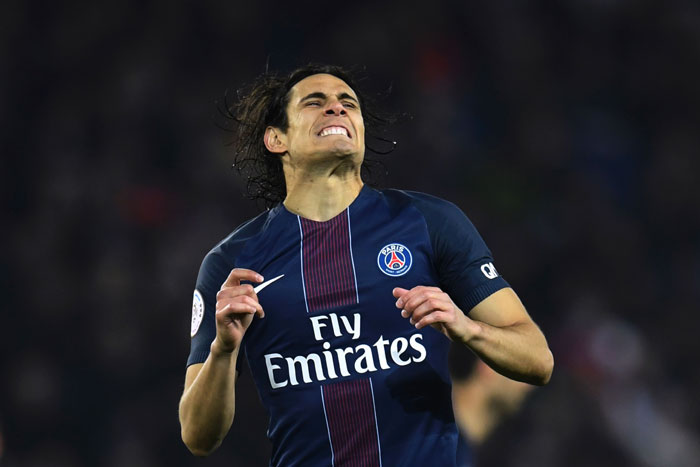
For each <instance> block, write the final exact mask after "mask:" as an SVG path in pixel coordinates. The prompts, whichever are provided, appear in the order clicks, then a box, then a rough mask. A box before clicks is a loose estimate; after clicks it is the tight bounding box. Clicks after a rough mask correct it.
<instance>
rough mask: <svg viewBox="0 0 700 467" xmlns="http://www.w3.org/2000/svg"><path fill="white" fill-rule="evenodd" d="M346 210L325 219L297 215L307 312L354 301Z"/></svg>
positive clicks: (355, 300)
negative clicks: (315, 219)
mask: <svg viewBox="0 0 700 467" xmlns="http://www.w3.org/2000/svg"><path fill="white" fill-rule="evenodd" d="M346 211H347V210H346ZM346 211H343V212H341V213H340V214H338V215H337V216H335V217H334V218H333V219H330V220H328V221H326V222H316V221H311V220H308V219H303V218H301V217H300V218H299V220H300V225H301V232H302V235H303V242H302V245H303V258H302V261H303V269H304V287H305V290H306V301H307V304H308V307H309V308H308V309H309V312H313V311H319V310H327V309H329V308H334V307H337V306H342V305H350V304H353V303H356V302H357V293H356V284H355V273H354V271H353V268H352V257H351V255H352V251H351V245H350V229H349V227H350V226H349V224H348V215H347V212H346Z"/></svg>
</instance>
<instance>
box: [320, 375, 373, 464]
mask: <svg viewBox="0 0 700 467" xmlns="http://www.w3.org/2000/svg"><path fill="white" fill-rule="evenodd" d="M323 399H324V402H325V406H326V407H325V408H326V421H327V423H328V432H329V434H330V437H331V446H332V447H333V464H334V465H335V467H379V466H380V465H381V462H380V459H379V442H378V439H377V425H376V419H375V415H374V414H375V408H374V399H373V397H372V389H371V387H370V381H369V379H361V380H354V381H342V382H340V383H335V384H328V385H325V386H323Z"/></svg>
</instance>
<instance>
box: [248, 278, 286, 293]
mask: <svg viewBox="0 0 700 467" xmlns="http://www.w3.org/2000/svg"><path fill="white" fill-rule="evenodd" d="M283 277H284V274H281V275H279V276H277V277H275V278H274V279H270V280H269V281H265V282H263V283H262V284H259V285H256V286H255V287H253V291H254V292H255V293H260V291H261V290H262V289H264V288H265V287H267V286H268V285H270V284H272V283H273V282H275V281H276V280H277V279H282V278H283Z"/></svg>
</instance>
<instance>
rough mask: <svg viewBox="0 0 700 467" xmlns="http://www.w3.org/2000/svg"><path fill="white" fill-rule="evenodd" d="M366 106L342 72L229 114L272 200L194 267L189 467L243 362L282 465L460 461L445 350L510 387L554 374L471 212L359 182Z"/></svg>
mask: <svg viewBox="0 0 700 467" xmlns="http://www.w3.org/2000/svg"><path fill="white" fill-rule="evenodd" d="M365 103H366V100H365V99H364V97H363V96H362V94H361V93H360V91H359V90H358V88H357V87H356V86H355V83H354V82H353V81H352V79H351V77H350V76H348V75H347V74H346V73H345V72H344V71H343V70H342V69H339V68H336V67H330V66H307V67H303V68H300V69H297V70H295V71H294V72H292V73H291V74H290V75H288V76H287V77H282V78H279V77H275V76H270V75H264V76H263V77H261V78H260V79H259V80H258V82H257V83H256V84H255V85H254V86H253V88H252V89H251V90H250V92H249V93H248V94H247V95H246V96H244V97H243V98H242V101H241V102H240V104H239V106H238V107H237V117H236V118H237V120H238V122H239V139H238V145H239V152H238V156H237V157H238V160H239V161H241V160H243V161H248V162H251V161H252V163H253V164H254V167H253V168H254V169H256V168H257V169H258V171H257V172H254V173H253V175H252V177H253V178H252V179H251V180H253V181H254V182H255V183H257V185H258V186H259V187H261V190H262V191H261V196H263V197H264V198H265V199H266V200H268V201H272V202H274V201H276V202H277V203H276V204H275V205H274V207H272V209H269V210H267V211H265V212H263V213H262V214H260V215H259V216H257V217H255V218H254V219H251V220H249V221H248V222H246V223H244V224H243V225H241V226H239V227H238V228H237V229H236V230H234V231H233V233H231V234H230V235H229V236H228V237H226V238H225V239H224V240H223V241H221V242H220V243H219V244H218V245H216V246H215V247H214V248H213V249H212V250H211V251H210V252H209V253H208V254H207V255H206V257H205V258H204V261H203V263H202V266H201V268H200V271H199V276H198V278H197V284H196V289H195V292H194V301H193V307H192V329H191V335H192V343H191V351H190V356H189V359H188V368H187V373H186V377H185V390H184V393H183V396H182V399H181V401H180V423H181V427H182V438H183V440H184V442H185V444H186V445H187V447H188V448H189V449H190V450H191V451H192V452H193V453H194V454H196V455H207V454H209V453H210V452H212V451H213V450H214V449H216V448H217V447H218V446H219V444H220V443H221V441H222V439H223V438H224V436H225V435H226V433H227V432H228V430H229V428H230V426H231V423H232V422H233V418H234V411H235V381H236V372H237V365H238V363H239V360H240V359H241V358H246V359H247V361H248V364H249V367H250V369H251V372H252V376H253V379H254V381H255V384H256V386H257V389H258V392H259V394H260V397H261V399H262V402H263V404H264V406H265V408H266V409H267V412H268V414H269V416H270V424H269V429H268V433H267V434H268V437H269V438H270V440H271V442H272V459H271V461H270V464H271V465H275V466H278V465H282V466H290V465H304V466H328V465H335V466H382V465H384V466H398V465H402V466H408V465H440V466H450V465H455V463H456V446H457V436H458V434H457V427H456V424H455V420H454V415H453V412H452V403H451V385H450V376H449V371H448V358H447V354H448V349H449V345H450V341H454V342H456V343H459V344H460V345H465V346H468V347H469V348H470V349H471V350H472V351H473V352H475V353H476V354H477V355H478V356H479V357H480V358H481V359H482V360H484V361H485V362H486V363H488V365H489V366H491V367H492V368H494V369H495V370H496V371H498V372H500V373H502V374H504V375H506V376H509V377H511V378H514V379H518V380H521V381H526V382H529V383H532V384H538V385H541V384H545V383H546V382H547V381H548V380H549V378H550V375H551V372H552V367H553V358H552V354H551V352H550V351H549V348H548V346H547V342H546V340H545V338H544V336H543V334H542V333H541V331H540V330H539V328H538V327H537V325H536V324H535V323H534V322H533V321H532V319H531V318H530V317H529V315H528V313H527V312H526V311H525V308H524V307H523V305H522V303H521V302H520V300H519V299H518V297H517V295H516V294H515V292H513V290H512V289H511V288H510V287H509V286H508V284H507V283H506V281H505V280H504V279H503V278H502V277H501V276H499V275H498V273H497V272H496V268H495V267H494V264H493V259H492V257H491V253H490V252H489V250H488V248H487V247H486V245H485V244H484V241H483V240H482V239H481V237H480V236H479V234H478V233H477V231H476V229H475V228H474V226H473V225H472V224H471V222H470V221H469V220H468V219H467V217H466V216H465V215H464V214H463V213H462V212H461V211H460V210H459V209H458V208H457V207H456V206H455V205H453V204H451V203H449V202H446V201H443V200H441V199H438V198H435V197H432V196H429V195H425V194H421V193H415V192H408V191H399V190H381V191H380V190H375V189H373V188H370V187H369V186H367V185H365V184H364V183H363V181H362V178H361V175H360V173H361V167H362V164H363V160H364V153H365V124H366V123H369V122H374V121H375V120H374V118H373V115H374V114H373V113H372V112H369V111H368V110H367V109H366V107H365ZM253 285H255V287H254V286H253Z"/></svg>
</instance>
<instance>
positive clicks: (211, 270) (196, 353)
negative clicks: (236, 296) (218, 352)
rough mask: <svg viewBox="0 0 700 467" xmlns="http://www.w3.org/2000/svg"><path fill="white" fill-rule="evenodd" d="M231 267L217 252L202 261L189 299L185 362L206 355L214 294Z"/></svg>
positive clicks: (212, 325) (213, 333)
mask: <svg viewBox="0 0 700 467" xmlns="http://www.w3.org/2000/svg"><path fill="white" fill-rule="evenodd" d="M231 269H233V268H232V267H231V266H230V265H228V264H227V263H226V261H225V260H224V258H223V257H222V256H221V255H220V254H217V253H209V254H208V255H207V256H206V257H205V258H204V261H202V266H201V267H200V268H199V275H198V277H197V285H196V288H195V291H194V296H193V299H192V326H191V329H190V336H191V338H192V340H191V343H190V356H189V358H188V359H187V366H189V365H192V364H195V363H203V362H204V361H205V360H206V359H207V357H208V356H209V349H210V346H211V343H212V342H213V341H214V338H215V337H216V321H215V315H216V294H217V292H218V291H219V289H220V288H221V284H223V283H224V281H225V280H226V278H227V277H228V275H229V273H230V272H231Z"/></svg>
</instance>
